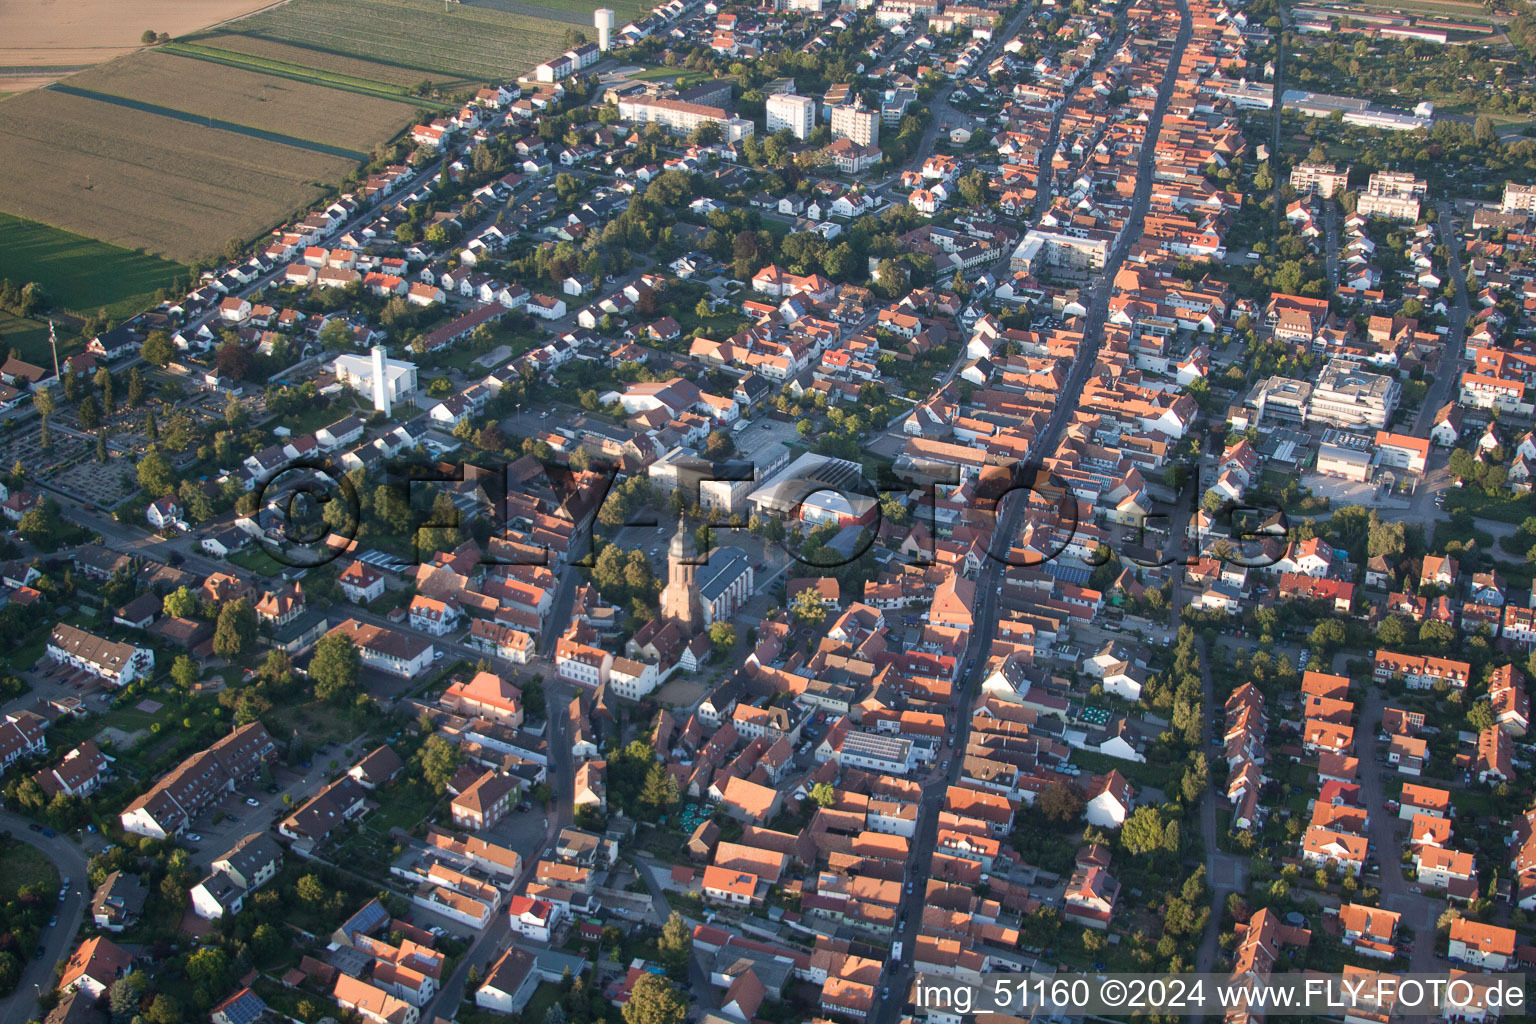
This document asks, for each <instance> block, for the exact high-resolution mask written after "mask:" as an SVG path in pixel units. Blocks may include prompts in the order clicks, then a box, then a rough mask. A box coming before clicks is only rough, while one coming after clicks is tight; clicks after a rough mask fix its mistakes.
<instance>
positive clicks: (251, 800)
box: [245, 796, 261, 807]
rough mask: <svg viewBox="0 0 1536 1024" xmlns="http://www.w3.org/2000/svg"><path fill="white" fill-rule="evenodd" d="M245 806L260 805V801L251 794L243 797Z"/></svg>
mask: <svg viewBox="0 0 1536 1024" xmlns="http://www.w3.org/2000/svg"><path fill="white" fill-rule="evenodd" d="M245 806H247V807H260V806H261V801H260V800H257V799H256V798H255V797H253V796H248V797H246V798H245Z"/></svg>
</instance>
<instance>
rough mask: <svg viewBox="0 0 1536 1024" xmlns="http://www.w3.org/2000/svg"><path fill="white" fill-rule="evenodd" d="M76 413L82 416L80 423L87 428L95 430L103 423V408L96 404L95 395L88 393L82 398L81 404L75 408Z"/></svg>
mask: <svg viewBox="0 0 1536 1024" xmlns="http://www.w3.org/2000/svg"><path fill="white" fill-rule="evenodd" d="M75 415H76V416H78V417H79V418H80V425H81V426H82V427H84V428H85V429H86V430H95V429H96V428H97V427H99V426H100V425H101V408H100V406H98V405H97V404H96V396H95V395H86V396H85V397H84V398H82V399H80V404H79V406H77V407H76V409H75Z"/></svg>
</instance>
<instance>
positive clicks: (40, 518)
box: [16, 499, 59, 551]
mask: <svg viewBox="0 0 1536 1024" xmlns="http://www.w3.org/2000/svg"><path fill="white" fill-rule="evenodd" d="M58 527H59V512H58V506H57V505H55V504H54V503H53V501H52V499H50V500H48V501H45V502H43V503H42V504H41V505H34V506H32V507H31V508H30V509H28V510H27V513H26V515H24V516H22V517H21V522H19V523H17V524H16V532H18V533H20V534H21V539H22V540H24V541H26V542H27V543H28V544H31V545H33V546H34V547H38V548H42V549H44V550H50V551H51V550H52V549H53V547H54V541H55V538H56V537H57V536H58Z"/></svg>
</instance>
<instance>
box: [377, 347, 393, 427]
mask: <svg viewBox="0 0 1536 1024" xmlns="http://www.w3.org/2000/svg"><path fill="white" fill-rule="evenodd" d="M373 408H374V410H375V411H377V412H381V413H383V414H384V415H385V416H388V415H389V413H390V401H389V359H388V353H387V352H386V351H385V349H384V346H383V345H375V346H373Z"/></svg>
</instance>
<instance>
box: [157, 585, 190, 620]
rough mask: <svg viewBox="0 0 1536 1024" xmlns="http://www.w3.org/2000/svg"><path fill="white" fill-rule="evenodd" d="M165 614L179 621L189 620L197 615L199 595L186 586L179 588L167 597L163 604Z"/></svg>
mask: <svg viewBox="0 0 1536 1024" xmlns="http://www.w3.org/2000/svg"><path fill="white" fill-rule="evenodd" d="M162 607H163V608H164V609H165V614H167V615H170V616H172V617H174V618H178V619H188V618H191V617H192V616H194V615H196V614H197V595H196V594H194V593H192V591H191V589H190V588H188V587H186V586H180V587H177V588H176V589H175V590H173V591H171V592H170V593H169V594H166V595H165V601H164V602H163V604H162Z"/></svg>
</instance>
